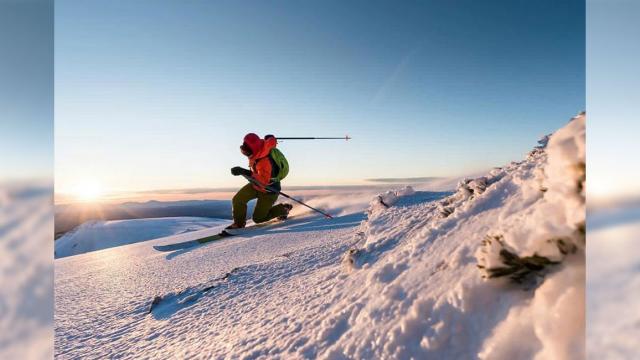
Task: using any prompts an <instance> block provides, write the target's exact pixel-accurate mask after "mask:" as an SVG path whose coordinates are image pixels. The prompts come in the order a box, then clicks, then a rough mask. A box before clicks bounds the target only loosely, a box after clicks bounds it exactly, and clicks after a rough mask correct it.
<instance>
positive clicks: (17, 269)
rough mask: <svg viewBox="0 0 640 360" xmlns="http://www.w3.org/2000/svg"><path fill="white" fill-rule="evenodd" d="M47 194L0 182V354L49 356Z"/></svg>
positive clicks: (38, 187)
mask: <svg viewBox="0 0 640 360" xmlns="http://www.w3.org/2000/svg"><path fill="white" fill-rule="evenodd" d="M52 193H53V187H52V185H51V184H49V183H46V184H36V183H29V184H2V185H1V186H0V284H1V285H2V286H0V359H50V358H51V357H52V356H53V330H52V327H53V262H52V258H51V254H52V253H53V196H52Z"/></svg>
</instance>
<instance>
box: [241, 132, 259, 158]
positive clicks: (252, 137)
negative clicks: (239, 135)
mask: <svg viewBox="0 0 640 360" xmlns="http://www.w3.org/2000/svg"><path fill="white" fill-rule="evenodd" d="M262 146H264V140H262V139H260V136H258V135H256V134H254V133H248V134H247V135H245V136H244V142H243V143H242V146H240V150H241V151H242V153H243V154H245V155H247V156H251V155H252V154H256V153H257V152H259V151H260V149H262Z"/></svg>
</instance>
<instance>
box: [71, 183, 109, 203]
mask: <svg viewBox="0 0 640 360" xmlns="http://www.w3.org/2000/svg"><path fill="white" fill-rule="evenodd" d="M102 194H103V191H102V187H101V186H100V185H99V184H97V183H85V184H81V185H79V186H78V188H77V190H76V197H77V198H78V200H80V201H83V202H91V201H96V200H99V199H100V197H101V196H102Z"/></svg>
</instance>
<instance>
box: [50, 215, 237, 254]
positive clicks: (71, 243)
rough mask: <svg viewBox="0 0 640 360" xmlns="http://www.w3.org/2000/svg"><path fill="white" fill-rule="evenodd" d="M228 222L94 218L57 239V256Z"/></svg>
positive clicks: (204, 219)
mask: <svg viewBox="0 0 640 360" xmlns="http://www.w3.org/2000/svg"><path fill="white" fill-rule="evenodd" d="M227 222H228V221H226V220H219V219H210V218H199V217H168V218H152V219H133V220H111V221H102V220H92V221H88V222H86V223H84V224H82V225H80V226H78V227H77V228H76V229H74V230H72V231H70V232H68V233H66V234H64V235H63V236H62V237H60V238H59V239H57V240H56V242H55V257H56V258H62V257H66V256H72V255H78V254H84V253H87V252H90V251H96V250H102V249H107V248H111V247H115V246H121V245H127V244H132V243H136V242H140V241H145V240H151V239H157V238H160V237H165V236H169V235H176V234H181V233H186V232H189V231H197V230H202V229H206V228H211V227H213V226H217V225H220V224H224V223H227Z"/></svg>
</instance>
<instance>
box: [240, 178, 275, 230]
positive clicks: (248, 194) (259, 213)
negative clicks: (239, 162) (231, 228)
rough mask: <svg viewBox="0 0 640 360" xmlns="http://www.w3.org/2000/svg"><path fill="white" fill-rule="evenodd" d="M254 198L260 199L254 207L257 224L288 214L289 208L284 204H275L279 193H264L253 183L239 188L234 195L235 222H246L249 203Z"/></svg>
mask: <svg viewBox="0 0 640 360" xmlns="http://www.w3.org/2000/svg"><path fill="white" fill-rule="evenodd" d="M253 199H258V201H257V202H256V207H255V208H254V209H253V222H255V223H256V224H258V223H262V222H265V221H269V220H271V219H274V218H277V217H278V216H283V215H286V214H287V210H286V209H285V208H284V206H282V204H278V205H276V206H273V204H274V203H275V202H276V200H277V199H278V194H274V193H263V192H261V191H258V190H256V189H254V188H253V186H252V185H251V184H247V185H245V186H244V187H243V188H242V189H240V190H238V192H237V193H236V194H235V196H234V197H233V200H232V204H233V222H235V223H236V224H238V225H245V224H246V222H247V203H248V202H249V201H251V200H253Z"/></svg>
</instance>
